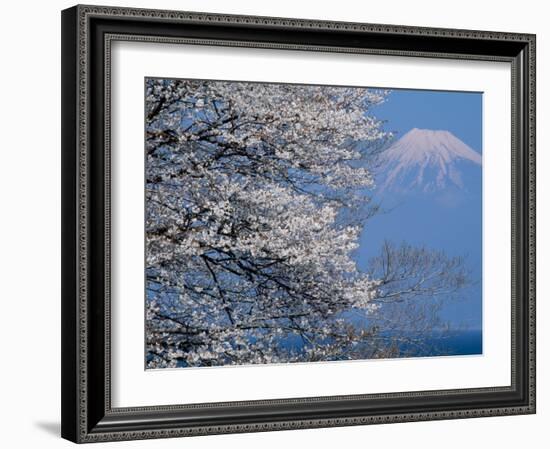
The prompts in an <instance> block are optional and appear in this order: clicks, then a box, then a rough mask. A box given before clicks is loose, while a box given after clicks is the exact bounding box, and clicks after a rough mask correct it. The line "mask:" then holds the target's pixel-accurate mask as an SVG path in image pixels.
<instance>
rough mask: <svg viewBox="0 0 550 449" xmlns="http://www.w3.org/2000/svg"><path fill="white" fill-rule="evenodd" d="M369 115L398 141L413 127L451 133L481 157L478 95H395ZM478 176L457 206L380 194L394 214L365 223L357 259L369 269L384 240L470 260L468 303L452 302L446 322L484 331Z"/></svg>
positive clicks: (403, 92)
mask: <svg viewBox="0 0 550 449" xmlns="http://www.w3.org/2000/svg"><path fill="white" fill-rule="evenodd" d="M371 113H372V114H373V115H375V116H376V117H377V118H379V119H382V120H384V121H385V124H384V127H385V129H386V130H387V131H393V132H396V134H397V135H396V138H397V139H398V138H399V137H401V136H403V135H404V134H405V133H407V132H408V131H410V130H411V129H413V128H426V129H434V130H447V131H450V132H451V133H453V134H454V135H455V136H456V137H458V138H459V139H460V140H462V141H463V142H464V143H466V144H467V145H469V146H470V147H471V148H472V149H473V150H475V151H477V152H478V153H482V94H481V93H479V92H471V93H470V92H443V91H426V90H392V92H391V93H390V95H389V97H388V98H387V100H386V102H385V103H384V104H382V105H380V106H377V107H375V108H373V109H372V110H371ZM477 170H478V171H479V167H477ZM475 176H476V177H477V178H479V182H476V183H474V185H472V186H466V187H468V188H470V192H469V193H468V194H465V195H464V198H461V200H460V201H459V202H458V203H457V204H456V205H449V204H445V205H442V202H438V201H436V200H437V197H436V196H431V197H427V196H423V197H420V196H418V195H417V196H413V195H412V194H411V195H410V196H407V195H404V196H403V195H402V194H401V195H400V196H399V197H396V196H395V194H392V193H386V192H384V193H382V194H381V196H382V198H381V201H382V204H383V205H384V204H385V205H387V206H389V209H390V210H389V211H388V212H387V213H383V214H379V215H376V216H374V217H373V218H371V219H370V220H368V221H367V224H366V226H365V229H364V231H363V234H362V236H361V242H360V245H361V246H360V248H359V251H358V252H357V256H356V258H357V261H358V264H359V267H361V266H365V264H366V261H367V260H368V258H369V257H371V256H373V255H375V254H377V252H378V250H379V248H380V245H381V244H382V242H383V241H384V240H385V239H388V240H390V241H393V242H395V243H397V244H398V243H401V242H403V241H406V242H408V243H411V244H414V245H425V246H427V247H429V248H433V249H437V250H444V251H445V252H446V253H447V254H448V255H449V256H466V265H467V268H468V269H469V270H470V273H471V279H472V280H473V281H474V282H475V284H474V285H473V286H472V287H470V288H469V289H468V290H467V291H466V292H465V299H464V300H462V301H458V302H449V304H447V305H446V306H445V307H444V308H443V310H442V317H443V318H444V319H445V320H446V321H448V322H449V323H451V325H454V326H465V327H467V328H469V329H481V325H482V301H481V288H482V283H481V281H482V279H481V275H482V272H481V267H482V251H481V246H482V240H481V238H482V216H481V204H482V203H481V201H482V198H481V179H480V176H479V173H478V172H477V174H476V175H475ZM394 206H396V207H394Z"/></svg>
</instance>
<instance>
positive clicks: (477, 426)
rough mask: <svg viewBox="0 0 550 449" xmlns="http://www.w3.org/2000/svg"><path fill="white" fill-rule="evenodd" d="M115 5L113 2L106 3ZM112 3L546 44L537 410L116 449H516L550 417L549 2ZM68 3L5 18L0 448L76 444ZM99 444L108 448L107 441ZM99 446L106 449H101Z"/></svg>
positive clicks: (28, 5) (533, 440) (1, 27)
mask: <svg viewBox="0 0 550 449" xmlns="http://www.w3.org/2000/svg"><path fill="white" fill-rule="evenodd" d="M106 1H107V0H106ZM108 3H109V4H111V5H120V6H136V7H149V8H152V7H154V8H166V9H180V10H194V11H208V12H224V13H236V14H252V15H271V16H282V17H303V18H314V19H334V20H344V21H363V22H374V23H393V24H403V25H422V26H434V27H450V28H469V29H486V30H499V31H500V30H501V31H515V32H529V33H536V34H537V38H538V42H537V46H538V51H537V56H538V58H539V59H538V64H537V65H538V98H537V101H538V117H537V118H538V120H537V123H538V174H539V180H538V185H537V189H538V190H537V192H538V198H539V201H538V274H539V276H538V278H539V282H538V298H539V301H538V327H539V331H538V346H539V348H541V349H539V351H538V379H539V386H538V414H537V415H535V416H517V417H497V418H482V419H468V420H455V421H442V422H424V423H408V424H391V425H379V426H367V427H347V428H336V429H320V430H302V431H286V432H273V433H263V434H243V435H224V436H211V437H197V438H191V439H185V440H181V439H179V440H178V439H174V440H156V441H140V442H125V443H117V447H120V448H121V449H122V448H134V447H135V448H138V447H143V448H153V447H154V448H165V447H166V448H168V447H181V446H182V445H185V447H188V448H214V447H219V446H224V447H229V448H231V447H239V448H256V447H267V448H269V447H273V448H275V447H298V446H300V445H307V446H312V447H320V448H325V447H326V448H329V447H338V446H341V445H343V444H344V445H345V446H355V445H357V446H359V445H360V446H366V445H368V446H371V447H382V446H384V447H390V448H391V447H399V446H406V447H408V448H417V447H418V448H423V449H428V448H432V447H434V448H435V447H437V448H439V447H442V446H443V447H446V448H448V449H451V448H461V449H462V448H464V447H478V448H483V447H499V448H508V447H518V446H520V445H524V444H531V445H533V446H534V447H540V446H541V443H539V444H537V442H538V441H539V440H540V441H542V439H543V438H544V439H546V438H547V432H546V431H545V430H546V429H545V424H546V423H548V422H549V420H550V389H549V388H548V384H547V383H546V381H545V379H548V378H549V366H548V362H549V355H548V354H549V351H548V350H546V348H545V346H546V345H547V344H549V343H550V326H548V325H547V323H546V321H547V319H548V318H547V316H548V309H549V307H548V303H547V302H546V301H545V298H546V297H547V296H548V294H549V293H550V282H549V280H548V279H549V276H548V275H545V274H546V273H548V272H549V271H550V261H549V260H548V259H546V258H545V257H544V256H545V254H547V253H548V251H549V250H550V238H549V235H548V234H547V233H546V232H545V229H549V228H550V208H549V205H550V201H548V200H547V198H546V195H547V194H549V193H550V177H546V179H545V176H544V175H545V172H546V171H547V169H548V168H550V160H549V159H550V157H549V155H548V152H546V151H545V149H546V148H547V147H548V146H549V145H550V136H549V133H548V128H545V127H544V126H543V124H544V123H548V121H549V120H550V112H549V110H550V92H549V89H548V87H547V85H546V84H545V82H544V81H545V80H547V79H549V78H550V67H549V63H550V57H549V56H548V55H549V45H550V29H548V26H547V20H545V19H546V18H547V12H546V11H545V8H544V6H545V3H544V2H540V1H536V0H524V1H522V2H518V1H509V0H501V1H499V2H496V1H494V2H480V1H478V0H461V1H460V2H448V3H447V2H445V3H444V2H441V1H435V0H434V1H430V0H415V1H407V0H385V1H383V2H377V3H374V2H358V1H353V0H338V1H337V2H336V1H333V0H316V1H311V2H306V1H302V2H298V1H296V0H278V1H270V2H263V3H262V2H259V1H253V0H231V1H230V2H228V1H223V0H180V1H176V0H158V1H152V0H149V1H147V0H128V1H115V0H111V1H109V2H108ZM72 4H73V2H72V1H62V0H55V1H49V2H38V1H35V2H30V1H26V2H23V1H20V2H9V3H8V4H5V5H3V7H2V20H1V23H0V33H1V39H0V45H1V50H2V51H1V65H2V70H1V71H0V77H1V83H0V136H1V140H0V142H1V145H0V154H1V156H0V161H1V162H0V197H1V203H0V204H1V205H2V208H1V211H2V212H1V214H0V239H1V240H0V265H1V269H0V273H1V274H0V279H1V281H2V284H3V289H2V292H1V294H0V298H1V299H2V306H3V307H2V311H1V313H0V333H1V338H0V345H1V346H0V354H1V356H0V357H1V358H0V360H1V363H0V366H1V368H0V413H1V417H0V423H1V425H0V443H2V446H3V447H25V446H30V447H33V444H34V445H37V446H39V447H41V448H50V447H69V446H70V444H71V443H68V442H66V441H64V440H61V439H60V437H59V414H60V411H59V402H60V381H59V378H60V369H59V367H60V354H59V346H60V333H59V326H60V318H59V315H60V10H61V9H64V8H66V7H69V6H72ZM100 446H101V445H100ZM94 447H98V446H94Z"/></svg>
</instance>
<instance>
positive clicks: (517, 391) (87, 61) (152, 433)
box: [62, 6, 535, 442]
mask: <svg viewBox="0 0 550 449" xmlns="http://www.w3.org/2000/svg"><path fill="white" fill-rule="evenodd" d="M113 40H139V41H146V42H147V41H153V42H166V43H169V42H173V43H177V42H186V43H194V44H198V45H200V44H210V45H212V44H214V45H228V46H243V47H256V48H258V47H260V48H266V49H268V48H278V49H300V50H304V51H333V52H334V51H335V52H351V53H367V54H384V55H409V56H420V57H433V58H451V59H477V60H493V61H507V62H509V63H510V64H511V67H512V85H511V92H512V117H511V121H510V122H511V131H512V173H511V176H512V204H511V208H512V286H511V295H512V311H511V313H512V345H511V347H512V358H511V360H512V366H511V367H510V369H511V373H512V384H511V386H509V387H494V388H476V389H467V390H447V391H424V392H420V393H418V392H416V393H413V392H411V393H388V394H370V395H354V396H340V397H319V398H291V399H287V400H265V401H248V402H232V403H218V404H208V405H204V404H195V405H176V406H154V407H153V406H151V407H142V408H132V409H130V408H112V407H111V404H110V398H111V392H110V341H109V338H110V337H109V336H110V325H111V323H110V312H109V310H110V308H109V307H110V288H109V286H110V266H109V261H110V258H109V257H110V170H109V162H110V142H109V133H110V114H109V102H108V99H109V98H110V97H109V95H110V84H109V79H110V78H109V77H110V44H111V42H112V41H113ZM266 51H267V50H266ZM62 86H63V89H62V122H63V124H62V233H63V238H62V436H63V437H64V438H67V439H69V440H72V441H75V442H92V441H110V440H127V439H141V438H161V437H172V436H185V435H200V434H212V433H229V432H252V431H267V430H279V429H296V428H312V427H325V426H346V425H355V424H370V423H389V422H403V421H420V420H432V419H447V418H465V417H479V416H496V415H512V414H527V413H534V412H535V36H534V35H529V34H513V33H500V32H485V31H465V30H450V29H434V28H418V27H404V26H393V25H373V24H360V23H342V22H321V21H311V20H298V19H276V18H267V17H250V16H229V15H214V14H202V13H188V12H176V11H156V10H142V9H126V8H115V7H99V6H75V7H73V8H70V9H67V10H65V11H63V13H62Z"/></svg>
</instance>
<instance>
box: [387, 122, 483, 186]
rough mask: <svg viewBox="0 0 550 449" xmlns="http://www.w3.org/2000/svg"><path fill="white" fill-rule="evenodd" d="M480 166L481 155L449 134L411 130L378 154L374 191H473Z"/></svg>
mask: <svg viewBox="0 0 550 449" xmlns="http://www.w3.org/2000/svg"><path fill="white" fill-rule="evenodd" d="M481 164H482V159H481V155H480V154H479V153H478V152H476V151H474V150H473V149H472V148H470V147H469V146H468V145H466V144H465V143H464V142H462V141H461V140H460V139H458V138H457V137H456V136H455V135H453V134H452V133H450V132H449V131H443V130H430V129H418V128H414V129H412V130H410V131H409V132H407V133H406V134H405V135H403V137H401V138H400V139H399V140H398V141H396V142H395V143H393V144H392V145H391V146H390V147H389V148H387V149H386V150H385V151H383V152H382V153H381V155H380V160H379V169H378V173H377V175H378V176H377V178H378V179H377V184H378V186H379V187H378V190H379V192H384V191H386V190H387V191H394V192H400V193H408V192H419V193H431V192H440V191H446V190H449V189H451V190H457V191H463V192H468V191H472V190H474V191H475V190H477V189H480V187H481Z"/></svg>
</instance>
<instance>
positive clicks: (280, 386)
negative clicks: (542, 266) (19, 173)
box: [62, 6, 535, 443]
mask: <svg viewBox="0 0 550 449" xmlns="http://www.w3.org/2000/svg"><path fill="white" fill-rule="evenodd" d="M62 85H63V89H62V109H63V113H62V122H63V125H62V195H63V196H62V205H63V207H62V214H63V216H62V225H63V230H62V232H63V239H62V244H63V248H62V256H63V262H62V273H63V274H62V436H63V437H64V438H67V439H69V440H71V441H74V442H79V443H81V442H95V441H111V440H129V439H144V438H164V437H176V436H192V435H202V434H214V433H228V432H256V431H269V430H283V429H298V428H313V427H325V426H349V425H360V424H376V423H394V422H404V421H421V420H436V419H452V418H467V417H483V416H495V415H513V414H529V413H534V412H535V36H534V35H529V34H514V33H509V32H493V31H466V30H453V29H434V28H419V27H406V26H394V25H376V24H364V23H343V22H330V21H328V22H325V21H313V20H302V19H279V18H269V17H251V16H233V15H215V14H203V13H190V12H178V11H157V10H143V9H127V8H117V7H100V6H75V7H73V8H70V9H67V10H64V11H63V12H62Z"/></svg>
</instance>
